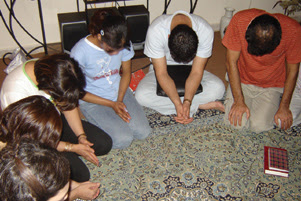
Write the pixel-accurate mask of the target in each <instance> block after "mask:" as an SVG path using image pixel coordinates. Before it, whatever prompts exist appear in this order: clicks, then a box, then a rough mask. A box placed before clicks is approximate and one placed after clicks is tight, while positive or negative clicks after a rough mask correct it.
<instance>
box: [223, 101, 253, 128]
mask: <svg viewBox="0 0 301 201" xmlns="http://www.w3.org/2000/svg"><path fill="white" fill-rule="evenodd" d="M244 113H246V115H247V119H249V117H250V110H249V108H248V106H247V105H246V104H245V103H244V102H242V103H233V105H232V107H231V110H230V112H229V116H228V118H229V121H230V124H232V125H234V126H237V124H238V125H239V126H241V122H242V116H243V114H244Z"/></svg>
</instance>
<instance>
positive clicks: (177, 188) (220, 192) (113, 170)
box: [87, 108, 301, 201]
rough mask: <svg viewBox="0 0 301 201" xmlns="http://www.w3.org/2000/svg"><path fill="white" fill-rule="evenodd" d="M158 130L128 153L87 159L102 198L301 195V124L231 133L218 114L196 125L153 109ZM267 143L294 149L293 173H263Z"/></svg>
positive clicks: (199, 118)
mask: <svg viewBox="0 0 301 201" xmlns="http://www.w3.org/2000/svg"><path fill="white" fill-rule="evenodd" d="M145 111H146V113H147V116H148V119H149V121H150V125H151V126H152V127H153V132H152V134H151V136H149V137H148V138H147V139H146V140H141V141H138V140H137V141H134V142H133V143H132V145H131V146H130V147H129V148H127V149H125V150H112V151H111V152H110V153H109V154H108V155H106V156H102V157H100V161H101V166H100V167H96V166H94V165H92V164H91V163H89V162H87V164H88V167H89V168H90V170H91V177H92V179H91V180H92V181H97V182H100V183H101V187H100V190H101V194H100V195H99V196H98V198H97V199H96V200H112V201H115V200H116V201H125V200H128V201H132V200H134V201H135V200H142V201H155V200H160V201H176V200H181V201H184V200H185V201H186V200H188V201H191V200H194V201H197V200H208V201H209V200H254V201H255V200H258V201H259V200H260V201H261V200H273V201H278V200H279V201H280V200H301V174H300V171H301V146H300V145H301V134H300V131H301V125H300V126H297V127H294V128H292V129H290V130H288V131H286V132H284V131H282V130H279V129H273V130H271V131H268V132H264V133H260V134H254V133H252V132H249V131H240V132H239V131H236V130H231V128H230V127H227V126H225V125H224V124H223V123H222V118H223V115H224V114H222V113H219V112H217V111H213V110H209V111H199V112H198V113H197V114H196V115H195V120H194V121H193V122H192V123H191V124H188V125H181V124H178V123H176V122H175V121H174V120H173V118H172V116H163V115H160V114H158V113H156V112H155V111H153V110H150V109H147V108H145ZM264 146H275V147H282V148H285V149H287V150H288V152H289V169H290V173H289V178H284V177H278V176H271V175H266V174H264V173H263V149H264Z"/></svg>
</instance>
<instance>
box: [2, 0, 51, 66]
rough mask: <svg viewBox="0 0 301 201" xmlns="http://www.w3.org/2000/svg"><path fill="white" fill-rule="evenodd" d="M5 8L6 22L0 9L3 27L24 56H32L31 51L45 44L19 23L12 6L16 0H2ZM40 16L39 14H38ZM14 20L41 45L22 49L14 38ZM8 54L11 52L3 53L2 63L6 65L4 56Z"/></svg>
mask: <svg viewBox="0 0 301 201" xmlns="http://www.w3.org/2000/svg"><path fill="white" fill-rule="evenodd" d="M3 2H4V4H5V6H6V8H7V10H8V11H9V16H8V22H7V20H6V19H5V17H4V16H3V14H2V11H1V9H0V17H1V19H2V21H3V23H4V26H5V28H6V29H7V31H8V33H9V34H10V35H11V37H12V38H13V40H14V41H15V42H16V43H17V45H18V46H19V47H20V49H21V50H22V51H23V52H24V54H25V56H26V57H29V58H32V56H31V55H30V54H31V53H32V52H33V51H35V50H37V49H39V48H41V47H45V45H46V44H44V43H42V42H40V41H39V40H38V39H37V38H35V37H34V36H33V35H32V34H30V33H29V31H27V30H26V28H25V27H24V26H23V25H22V24H21V23H20V21H19V20H18V19H17V17H16V16H15V13H14V6H15V3H16V0H10V2H9V3H8V2H7V0H3ZM40 17H41V16H40ZM13 21H15V22H16V23H17V24H18V25H19V26H20V28H21V29H22V30H23V31H24V32H25V33H26V34H27V35H28V36H30V37H31V38H32V39H33V40H34V41H36V42H37V43H39V44H40V45H41V46H38V47H36V48H33V49H32V50H30V51H29V52H28V51H26V50H25V49H24V47H23V46H22V45H21V44H20V42H19V41H18V39H17V38H16V36H15V33H14V29H13V24H12V22H13ZM9 54H12V53H11V52H7V53H5V54H4V55H3V57H2V58H3V63H4V64H5V65H8V64H7V63H6V62H5V57H6V56H7V55H9Z"/></svg>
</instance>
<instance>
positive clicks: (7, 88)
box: [0, 61, 50, 110]
mask: <svg viewBox="0 0 301 201" xmlns="http://www.w3.org/2000/svg"><path fill="white" fill-rule="evenodd" d="M27 62H28V61H27ZM27 62H25V63H24V64H22V65H20V66H18V67H17V68H16V69H14V70H13V71H12V72H10V73H9V74H8V75H7V76H6V77H5V79H4V81H3V84H2V88H1V92H0V98H1V108H2V110H4V109H5V108H6V107H7V106H8V105H10V104H11V103H14V102H17V101H18V100H21V99H23V98H26V97H28V96H34V95H40V96H44V97H45V98H47V99H50V96H49V95H48V94H46V93H45V92H44V91H42V90H39V89H38V87H37V86H36V85H35V84H34V83H33V81H32V80H31V79H30V78H29V76H28V75H27V73H26V72H25V64H26V63H27Z"/></svg>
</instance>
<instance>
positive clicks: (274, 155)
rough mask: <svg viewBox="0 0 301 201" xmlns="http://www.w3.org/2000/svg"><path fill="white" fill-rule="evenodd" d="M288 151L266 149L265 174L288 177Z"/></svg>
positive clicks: (273, 148)
mask: <svg viewBox="0 0 301 201" xmlns="http://www.w3.org/2000/svg"><path fill="white" fill-rule="evenodd" d="M288 172H289V170H288V158H287V150H285V149H281V148H277V147H268V146H265V147H264V173H266V174H271V175H276V176H281V177H288Z"/></svg>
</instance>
